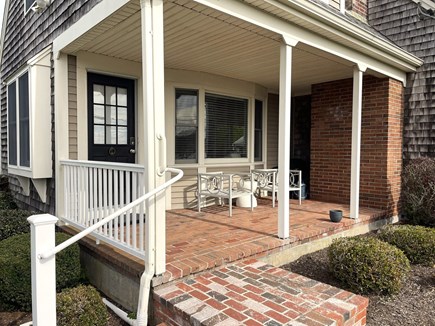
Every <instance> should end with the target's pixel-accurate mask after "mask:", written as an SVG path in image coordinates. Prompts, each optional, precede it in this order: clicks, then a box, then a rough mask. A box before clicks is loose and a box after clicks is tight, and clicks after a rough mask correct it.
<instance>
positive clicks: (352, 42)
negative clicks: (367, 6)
mask: <svg viewBox="0 0 435 326" xmlns="http://www.w3.org/2000/svg"><path fill="white" fill-rule="evenodd" d="M194 1H196V2H198V3H201V4H203V5H206V6H209V7H211V8H213V9H215V10H219V11H221V12H225V13H227V14H229V15H233V16H235V17H238V18H240V19H243V20H246V21H249V22H250V23H252V24H256V25H258V26H261V27H263V28H265V29H268V30H271V31H274V32H276V33H279V34H282V35H288V36H290V37H291V38H294V39H295V40H297V41H299V42H302V43H305V44H307V45H310V46H312V47H315V48H318V49H320V50H323V51H326V52H328V53H331V54H334V55H336V56H339V57H341V58H343V59H346V60H349V61H352V62H354V63H355V64H358V65H362V66H367V67H368V69H369V70H373V71H375V72H378V73H381V74H383V75H386V76H389V77H391V78H395V79H398V80H401V81H403V82H404V83H405V79H406V77H405V74H406V72H412V71H415V70H416V68H417V67H419V66H420V65H422V64H423V61H422V60H420V59H419V58H417V57H416V56H414V55H412V54H410V53H408V52H406V51H404V50H402V49H401V48H399V47H397V46H395V45H394V44H392V43H390V42H387V41H385V40H383V39H382V38H380V37H377V36H376V35H374V34H372V33H369V32H368V31H365V30H364V29H363V28H361V27H359V26H357V25H355V24H353V23H351V22H349V21H347V20H345V19H343V17H340V15H339V13H337V14H335V13H333V12H331V11H329V10H326V9H325V8H322V7H321V6H319V5H317V4H315V3H312V2H310V1H306V0H264V1H261V2H259V1H255V0H244V3H242V2H240V1H220V0H194Z"/></svg>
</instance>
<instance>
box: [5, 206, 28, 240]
mask: <svg viewBox="0 0 435 326" xmlns="http://www.w3.org/2000/svg"><path fill="white" fill-rule="evenodd" d="M32 214H33V213H32V212H29V211H25V210H21V209H3V210H0V241H2V240H4V239H7V238H9V237H11V236H13V235H17V234H23V233H29V232H30V224H29V222H27V218H28V217H29V216H30V215H32Z"/></svg>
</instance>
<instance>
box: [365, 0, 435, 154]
mask: <svg viewBox="0 0 435 326" xmlns="http://www.w3.org/2000/svg"><path fill="white" fill-rule="evenodd" d="M368 18H369V23H370V24H371V25H372V26H373V27H374V28H376V29H377V30H378V31H380V32H381V33H383V34H384V35H385V36H387V37H388V38H390V39H391V40H392V41H394V42H395V43H396V44H397V45H399V46H400V47H402V48H403V49H404V50H406V51H408V52H411V53H413V54H414V55H416V56H418V57H420V58H421V59H423V60H424V65H423V66H421V67H420V68H419V69H418V70H417V72H416V73H412V74H409V75H408V81H407V87H406V92H405V127H404V157H405V159H409V158H416V157H419V156H431V157H435V97H434V96H435V95H434V94H435V46H434V44H435V20H434V19H430V18H426V19H420V17H419V16H418V14H417V4H416V3H414V2H412V1H411V0H395V1H391V0H369V17H368Z"/></svg>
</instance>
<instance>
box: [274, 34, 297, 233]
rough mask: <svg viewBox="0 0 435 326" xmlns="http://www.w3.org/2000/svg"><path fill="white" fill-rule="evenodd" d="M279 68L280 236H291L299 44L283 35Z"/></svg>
mask: <svg viewBox="0 0 435 326" xmlns="http://www.w3.org/2000/svg"><path fill="white" fill-rule="evenodd" d="M283 39H284V43H283V44H282V45H281V52H280V70H279V136H278V149H279V150H278V171H279V172H278V203H279V204H278V237H279V238H281V239H286V238H288V237H289V236H290V207H289V169H290V113H291V72H292V47H293V46H295V45H296V44H297V41H294V40H293V39H291V38H288V37H287V36H283Z"/></svg>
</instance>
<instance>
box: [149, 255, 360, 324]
mask: <svg viewBox="0 0 435 326" xmlns="http://www.w3.org/2000/svg"><path fill="white" fill-rule="evenodd" d="M153 301H154V302H153V303H154V313H155V318H156V320H157V321H159V322H165V323H166V324H167V325H168V326H169V325H182V326H184V325H206V326H212V325H219V326H220V325H222V326H223V325H225V326H231V325H269V326H274V325H294V326H301V325H310V326H311V325H312V326H320V325H337V326H341V325H343V326H348V325H358V326H362V325H365V324H366V309H367V305H368V299H367V298H364V297H362V296H359V295H355V294H353V293H351V292H347V291H344V290H341V289H338V288H336V287H333V286H330V285H327V284H324V283H320V282H317V281H315V280H312V279H309V278H306V277H304V276H301V275H299V274H296V273H291V272H288V271H286V270H283V269H281V268H277V267H274V266H271V265H268V264H266V263H263V262H260V261H258V260H255V259H250V260H246V261H244V262H239V263H236V264H232V265H228V266H225V267H223V268H221V269H218V270H216V271H213V272H209V273H204V274H201V275H198V276H195V277H193V278H189V279H185V280H180V281H179V282H176V283H173V284H171V285H169V286H162V287H158V288H156V289H154V293H153Z"/></svg>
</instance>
